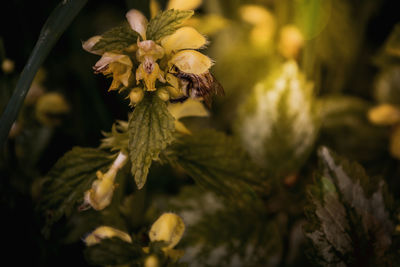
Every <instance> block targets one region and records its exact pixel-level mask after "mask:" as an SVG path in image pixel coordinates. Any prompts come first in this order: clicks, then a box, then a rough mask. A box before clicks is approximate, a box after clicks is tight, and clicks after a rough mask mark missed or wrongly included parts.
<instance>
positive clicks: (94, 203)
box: [80, 152, 127, 210]
mask: <svg viewBox="0 0 400 267" xmlns="http://www.w3.org/2000/svg"><path fill="white" fill-rule="evenodd" d="M126 159H127V156H126V155H125V154H124V153H122V152H120V153H119V154H118V157H117V158H116V159H115V161H114V162H113V164H112V165H111V167H110V169H109V170H108V171H107V172H106V173H104V174H103V173H102V172H101V171H97V173H96V175H97V180H95V181H94V182H93V183H92V187H91V188H90V189H89V190H87V191H86V192H85V195H84V202H83V204H82V205H81V206H80V210H85V209H88V208H90V207H92V208H93V209H95V210H102V209H104V208H106V207H107V206H108V205H110V203H111V200H112V196H113V194H114V189H115V184H114V181H115V177H116V176H117V173H118V170H119V169H121V168H122V167H123V166H124V165H125V163H126Z"/></svg>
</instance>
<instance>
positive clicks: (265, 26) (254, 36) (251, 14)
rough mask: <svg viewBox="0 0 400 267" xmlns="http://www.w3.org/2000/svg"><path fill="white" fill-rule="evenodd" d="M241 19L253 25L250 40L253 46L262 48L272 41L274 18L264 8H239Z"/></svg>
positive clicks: (247, 6)
mask: <svg viewBox="0 0 400 267" xmlns="http://www.w3.org/2000/svg"><path fill="white" fill-rule="evenodd" d="M239 14H240V16H241V18H242V19H243V20H244V21H245V22H247V23H249V24H251V25H253V28H252V30H251V32H250V40H251V42H252V43H253V44H255V45H258V46H263V45H266V44H268V43H269V42H271V41H272V39H273V36H274V34H275V28H276V26H275V24H276V22H275V17H274V15H273V14H272V13H271V12H270V11H268V10H267V9H266V8H264V7H262V6H259V5H243V6H241V7H240V8H239Z"/></svg>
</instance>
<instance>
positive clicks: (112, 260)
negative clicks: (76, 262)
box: [84, 237, 143, 266]
mask: <svg viewBox="0 0 400 267" xmlns="http://www.w3.org/2000/svg"><path fill="white" fill-rule="evenodd" d="M84 254H85V258H86V260H87V261H88V262H89V263H90V264H92V265H101V266H110V265H111V266H114V265H122V264H133V263H135V262H137V261H139V260H140V259H141V257H142V254H143V252H142V248H141V247H140V246H139V245H136V244H131V243H128V242H125V241H123V240H121V239H119V238H115V237H114V238H108V239H103V240H102V241H101V242H100V243H98V244H96V245H93V246H89V247H87V248H86V249H85V251H84Z"/></svg>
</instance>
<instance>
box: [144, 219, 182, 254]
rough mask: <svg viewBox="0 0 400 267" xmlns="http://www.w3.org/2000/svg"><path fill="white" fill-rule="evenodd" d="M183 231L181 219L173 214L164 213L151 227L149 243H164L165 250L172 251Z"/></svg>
mask: <svg viewBox="0 0 400 267" xmlns="http://www.w3.org/2000/svg"><path fill="white" fill-rule="evenodd" d="M184 231H185V224H184V223H183V220H182V218H181V217H179V216H178V215H176V214H174V213H164V214H163V215H161V216H160V217H159V218H158V219H157V220H156V221H155V222H154V223H153V225H152V226H151V229H150V232H149V238H150V241H152V242H154V241H164V242H165V243H166V244H167V246H166V248H168V249H172V248H173V247H175V246H176V244H178V243H179V241H180V240H181V238H182V235H183V232H184Z"/></svg>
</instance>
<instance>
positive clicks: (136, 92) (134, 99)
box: [129, 87, 144, 107]
mask: <svg viewBox="0 0 400 267" xmlns="http://www.w3.org/2000/svg"><path fill="white" fill-rule="evenodd" d="M143 97H144V92H143V89H142V88H140V87H135V88H133V89H132V90H131V92H130V93H129V100H130V101H131V103H130V105H131V106H132V107H133V106H135V105H136V104H138V103H140V101H142V99H143Z"/></svg>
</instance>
